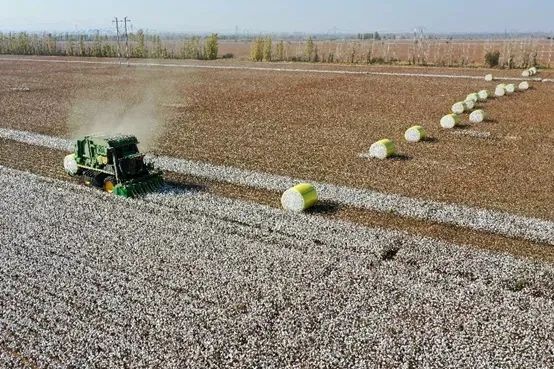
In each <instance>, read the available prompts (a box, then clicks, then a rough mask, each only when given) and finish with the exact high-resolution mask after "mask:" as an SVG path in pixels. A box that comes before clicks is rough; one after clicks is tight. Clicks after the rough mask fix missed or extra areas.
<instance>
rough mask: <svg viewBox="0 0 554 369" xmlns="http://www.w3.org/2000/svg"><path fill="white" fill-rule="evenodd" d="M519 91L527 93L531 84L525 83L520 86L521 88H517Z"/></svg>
mask: <svg viewBox="0 0 554 369" xmlns="http://www.w3.org/2000/svg"><path fill="white" fill-rule="evenodd" d="M517 88H518V90H520V91H525V90H528V89H529V82H527V81H523V82H521V83H520V84H519V86H517Z"/></svg>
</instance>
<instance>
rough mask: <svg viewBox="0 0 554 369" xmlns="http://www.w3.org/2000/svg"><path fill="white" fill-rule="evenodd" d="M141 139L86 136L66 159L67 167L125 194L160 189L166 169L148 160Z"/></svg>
mask: <svg viewBox="0 0 554 369" xmlns="http://www.w3.org/2000/svg"><path fill="white" fill-rule="evenodd" d="M137 144H138V140H137V138H136V137H135V136H131V135H117V136H85V137H83V138H81V139H78V140H77V142H76V143H75V150H74V152H73V153H72V154H70V155H67V156H66V157H65V159H64V169H65V171H66V172H67V173H68V174H69V175H72V176H81V178H82V179H83V181H84V183H85V184H87V185H90V186H94V187H99V188H102V189H104V190H105V191H106V192H110V193H114V194H116V195H118V196H123V197H136V196H140V195H143V194H146V193H148V192H153V191H156V190H157V189H158V188H159V187H161V186H162V184H163V178H162V172H161V171H159V170H157V169H155V168H154V167H153V166H152V165H150V164H146V163H144V155H143V154H141V153H140V152H139V151H138V147H137Z"/></svg>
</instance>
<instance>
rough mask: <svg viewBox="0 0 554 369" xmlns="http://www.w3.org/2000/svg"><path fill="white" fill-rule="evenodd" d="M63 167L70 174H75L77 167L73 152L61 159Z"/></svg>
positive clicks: (77, 170)
mask: <svg viewBox="0 0 554 369" xmlns="http://www.w3.org/2000/svg"><path fill="white" fill-rule="evenodd" d="M63 168H64V169H65V172H66V173H67V174H69V175H70V176H74V175H77V173H78V172H79V167H78V165H77V160H75V154H69V155H67V156H66V157H65V158H64V159H63Z"/></svg>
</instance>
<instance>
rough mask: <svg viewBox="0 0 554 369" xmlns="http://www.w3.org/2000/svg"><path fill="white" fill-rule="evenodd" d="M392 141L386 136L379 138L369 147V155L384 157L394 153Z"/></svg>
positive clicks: (378, 157)
mask: <svg viewBox="0 0 554 369" xmlns="http://www.w3.org/2000/svg"><path fill="white" fill-rule="evenodd" d="M395 150H396V149H395V147H394V142H392V141H391V140H389V139H388V138H385V139H382V140H379V141H377V142H375V143H374V144H372V145H371V146H370V147H369V156H370V157H372V158H377V159H386V158H388V157H389V156H391V155H394V153H395Z"/></svg>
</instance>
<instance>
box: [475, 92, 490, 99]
mask: <svg viewBox="0 0 554 369" xmlns="http://www.w3.org/2000/svg"><path fill="white" fill-rule="evenodd" d="M477 94H478V95H479V101H487V99H488V98H489V91H487V90H481V91H479V92H478V93H477Z"/></svg>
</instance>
